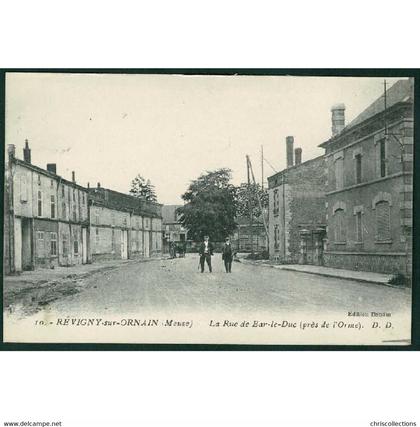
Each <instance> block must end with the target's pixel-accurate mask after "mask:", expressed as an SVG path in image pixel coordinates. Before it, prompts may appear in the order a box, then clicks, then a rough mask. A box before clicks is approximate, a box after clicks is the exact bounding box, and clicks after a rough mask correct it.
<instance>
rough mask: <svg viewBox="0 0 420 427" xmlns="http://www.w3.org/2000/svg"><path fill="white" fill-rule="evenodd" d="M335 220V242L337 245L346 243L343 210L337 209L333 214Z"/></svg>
mask: <svg viewBox="0 0 420 427" xmlns="http://www.w3.org/2000/svg"><path fill="white" fill-rule="evenodd" d="M334 220H335V241H336V242H337V243H345V242H346V227H345V217H344V210H343V209H337V210H336V211H335V214H334Z"/></svg>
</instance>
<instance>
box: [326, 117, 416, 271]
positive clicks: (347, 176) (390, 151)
mask: <svg viewBox="0 0 420 427" xmlns="http://www.w3.org/2000/svg"><path fill="white" fill-rule="evenodd" d="M382 124H383V123H382V122H380V123H379V122H378V123H377V124H376V131H375V132H372V133H370V134H368V135H367V136H366V137H362V138H360V139H359V140H356V141H355V143H353V144H350V145H349V141H343V142H342V143H341V145H342V147H340V145H339V144H336V147H337V148H338V149H336V150H334V151H332V150H331V151H330V152H328V154H327V166H328V176H329V180H328V189H329V192H328V193H327V209H328V228H327V242H328V245H327V251H326V252H325V255H324V258H325V264H326V265H328V266H332V267H339V268H349V269H355V270H364V271H376V272H382V273H403V274H411V240H412V239H411V234H412V170H413V163H412V161H413V154H412V153H413V122H412V120H411V119H410V118H405V119H400V120H399V121H397V122H394V125H393V126H390V127H389V129H388V132H389V134H390V136H389V137H388V138H387V139H386V146H385V153H386V169H385V170H386V173H385V176H384V177H381V173H380V162H379V150H378V142H379V141H380V140H382V139H383V138H384V131H383V128H381V125H382ZM392 134H394V135H397V138H395V137H392ZM402 148H403V151H402ZM337 153H340V154H339V155H341V156H342V157H343V158H344V171H343V174H344V188H343V189H341V190H340V189H337V186H336V179H335V175H336V173H335V170H334V169H335V166H334V158H335V157H336V156H337ZM355 153H360V154H361V155H362V177H361V178H362V179H361V182H360V183H359V184H358V183H356V174H355V156H354V154H355ZM378 201H387V202H388V203H389V214H390V219H389V229H390V237H389V239H386V240H383V239H382V240H380V239H379V238H378V236H377V229H378V221H377V212H376V203H377V202H378ZM337 207H340V208H341V209H344V225H345V228H346V236H345V240H344V241H341V242H336V241H335V240H336V239H335V237H336V229H337V221H336V208H337ZM356 211H360V212H361V218H362V235H361V237H362V238H361V239H360V238H359V240H360V241H358V238H357V237H358V236H357V230H356V226H357V224H356Z"/></svg>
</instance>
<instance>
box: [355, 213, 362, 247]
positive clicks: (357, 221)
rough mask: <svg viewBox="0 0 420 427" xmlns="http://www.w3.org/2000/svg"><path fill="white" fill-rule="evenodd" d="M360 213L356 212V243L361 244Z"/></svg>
mask: <svg viewBox="0 0 420 427" xmlns="http://www.w3.org/2000/svg"><path fill="white" fill-rule="evenodd" d="M362 229H363V228H362V212H356V242H358V243H361V242H363V233H362Z"/></svg>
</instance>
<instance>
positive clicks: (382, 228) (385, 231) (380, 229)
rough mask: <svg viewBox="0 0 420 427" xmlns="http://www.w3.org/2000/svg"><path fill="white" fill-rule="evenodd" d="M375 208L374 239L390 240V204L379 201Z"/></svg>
mask: <svg viewBox="0 0 420 427" xmlns="http://www.w3.org/2000/svg"><path fill="white" fill-rule="evenodd" d="M375 210H376V240H377V241H379V242H381V241H389V240H391V226H390V216H391V215H390V206H389V202H387V201H380V202H378V203H377V204H376V206H375Z"/></svg>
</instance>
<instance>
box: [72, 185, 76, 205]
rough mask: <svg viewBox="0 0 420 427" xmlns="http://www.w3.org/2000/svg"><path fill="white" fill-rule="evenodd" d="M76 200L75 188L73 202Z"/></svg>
mask: <svg viewBox="0 0 420 427" xmlns="http://www.w3.org/2000/svg"><path fill="white" fill-rule="evenodd" d="M75 201H76V190H75V189H74V188H73V202H75Z"/></svg>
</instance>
